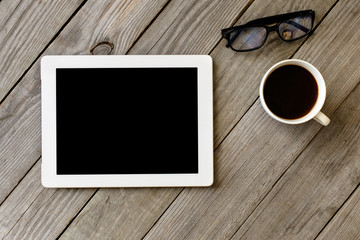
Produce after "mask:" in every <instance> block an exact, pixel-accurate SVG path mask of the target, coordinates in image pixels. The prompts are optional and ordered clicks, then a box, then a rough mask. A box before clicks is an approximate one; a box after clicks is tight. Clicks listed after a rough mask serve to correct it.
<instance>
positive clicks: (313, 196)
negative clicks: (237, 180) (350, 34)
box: [234, 6, 360, 239]
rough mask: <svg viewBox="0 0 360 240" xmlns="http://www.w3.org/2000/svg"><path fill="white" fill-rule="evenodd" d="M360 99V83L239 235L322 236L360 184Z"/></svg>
mask: <svg viewBox="0 0 360 240" xmlns="http://www.w3.org/2000/svg"><path fill="white" fill-rule="evenodd" d="M339 7H340V6H339ZM342 7H345V8H346V6H342ZM347 7H349V6H347ZM350 19H353V18H349V20H350ZM345 23H346V22H345ZM357 24H358V23H357ZM347 26H348V24H347ZM358 74H360V71H358ZM358 76H359V75H358ZM359 98H360V85H358V86H357V88H356V90H355V91H354V92H352V94H351V95H350V96H349V97H348V98H347V99H346V101H344V102H343V103H342V105H341V106H340V108H339V109H338V110H337V111H336V112H335V114H334V115H333V118H332V120H331V125H330V126H329V127H327V128H324V129H322V130H321V131H320V133H319V134H318V135H317V136H316V137H315V138H314V139H313V140H312V142H311V143H310V144H309V146H308V147H307V148H306V149H305V150H304V151H303V152H302V153H301V155H300V156H299V157H298V158H297V160H296V162H295V163H294V164H293V165H292V166H291V167H290V168H289V170H288V171H287V172H286V173H285V174H284V176H283V177H282V178H281V179H280V180H279V181H278V182H277V183H276V185H274V187H273V189H272V190H271V192H270V193H269V194H268V195H267V196H266V198H265V199H264V200H263V201H262V202H261V204H260V205H259V207H257V208H256V210H255V211H254V212H253V213H252V215H251V216H250V218H249V219H248V220H247V221H246V222H245V223H244V225H242V226H241V228H240V229H239V231H238V232H237V234H236V235H235V236H234V239H248V238H252V239H314V238H315V237H316V236H317V234H318V233H319V232H320V231H321V229H322V228H323V227H324V225H325V224H326V223H327V222H328V221H329V219H330V218H331V217H332V216H333V215H334V214H335V213H336V211H337V209H339V207H340V206H341V205H342V204H343V202H344V201H345V200H346V199H347V197H348V196H349V195H350V194H351V192H352V191H353V190H354V189H355V188H356V187H357V186H358V184H359V183H360V161H359V159H360V148H359V146H360V105H359ZM359 223H360V222H358V226H359ZM354 226H355V225H354ZM354 226H353V227H354ZM330 229H331V228H330ZM357 230H358V229H357ZM325 239H327V238H325ZM342 239H350V238H346V237H344V236H343V237H342Z"/></svg>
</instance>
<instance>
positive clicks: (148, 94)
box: [41, 55, 213, 188]
mask: <svg viewBox="0 0 360 240" xmlns="http://www.w3.org/2000/svg"><path fill="white" fill-rule="evenodd" d="M41 94H42V100H41V103H42V105H41V106H42V184H43V185H44V186H45V187H76V188H78V187H79V188H80V187H165V186H209V185H211V184H212V183H213V113H212V110H213V101H212V59H211V57H210V56H202V55H196V56H189V55H188V56H186V55H183V56H45V57H43V58H42V59H41Z"/></svg>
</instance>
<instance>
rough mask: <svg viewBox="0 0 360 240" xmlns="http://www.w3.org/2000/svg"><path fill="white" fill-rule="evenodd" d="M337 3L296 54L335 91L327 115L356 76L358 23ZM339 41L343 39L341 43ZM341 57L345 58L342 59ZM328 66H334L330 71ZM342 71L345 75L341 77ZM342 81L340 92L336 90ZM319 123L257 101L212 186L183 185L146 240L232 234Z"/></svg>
mask: <svg viewBox="0 0 360 240" xmlns="http://www.w3.org/2000/svg"><path fill="white" fill-rule="evenodd" d="M341 6H342V7H343V8H341V7H338V8H336V10H337V11H336V12H334V13H333V14H331V13H332V12H330V14H329V15H328V16H327V17H326V18H325V20H324V22H323V23H322V24H325V23H326V25H325V26H324V27H323V28H320V29H318V30H317V31H316V34H315V35H313V37H312V38H310V39H309V40H310V41H309V42H308V41H307V42H305V44H304V46H303V47H301V48H300V50H299V51H298V53H297V54H296V55H295V57H298V56H301V58H302V59H304V60H308V61H311V62H312V63H313V64H314V65H315V66H317V67H318V68H319V69H320V71H322V72H323V73H324V74H323V75H324V77H325V79H326V83H327V85H328V89H329V93H333V94H330V96H329V99H328V100H329V101H327V102H326V111H327V113H330V114H329V115H331V113H332V112H334V110H335V109H336V108H337V107H338V106H339V104H340V103H341V102H342V101H343V99H344V98H345V97H346V96H347V95H348V94H349V92H350V91H351V90H352V89H353V88H354V86H356V84H358V82H359V76H360V72H359V68H358V64H357V61H356V59H357V55H358V54H359V53H358V51H359V48H358V47H357V45H356V44H355V43H356V39H357V38H358V37H359V36H358V33H357V34H355V35H354V32H356V30H355V29H356V25H357V24H358V22H357V18H356V17H355V16H356V12H357V10H356V7H355V10H354V5H351V4H348V5H346V4H345V5H341ZM315 11H316V9H315ZM333 11H334V10H333ZM328 18H329V19H328ZM350 19H352V21H355V22H352V23H351V24H350V23H349V25H348V28H346V29H344V28H343V29H341V28H330V27H329V26H332V25H334V24H335V23H337V22H339V21H341V22H344V21H345V22H349V21H350ZM355 19H356V20H355ZM320 26H321V25H320ZM350 35H351V36H350ZM345 37H347V41H345V42H346V43H345V42H344V41H334V42H331V43H329V42H328V40H329V39H334V38H345ZM338 40H339V39H338ZM325 44H328V45H329V47H330V48H331V49H332V48H334V49H337V54H338V57H336V58H333V52H332V51H329V50H328V49H327V48H325V49H324V48H322V46H324V45H325ZM338 44H342V45H341V47H339V46H338ZM314 46H315V47H317V49H316V50H315V49H314ZM313 51H316V53H317V58H313ZM307 56H309V57H310V59H307ZM344 59H349V61H346V62H344ZM328 66H336V67H334V68H333V70H332V71H329V68H328ZM323 69H328V70H327V71H323ZM341 74H346V76H347V77H349V78H346V81H343V82H339V81H338V77H339V76H340V75H341ZM340 86H341V91H338V90H337V89H340ZM336 90H337V91H336ZM320 127H321V126H320V125H317V124H316V123H313V122H310V123H307V124H304V125H299V126H287V125H284V124H280V123H277V122H275V121H274V120H272V119H271V118H270V117H268V116H267V115H266V114H265V112H264V111H263V109H262V107H261V105H260V103H259V101H256V103H255V104H254V105H253V107H252V108H251V109H250V110H248V112H247V113H246V115H245V116H244V117H243V118H242V119H241V120H240V122H239V123H238V124H237V125H236V127H235V128H234V129H233V130H232V132H231V133H230V134H229V136H228V137H227V138H226V139H225V140H224V142H223V143H222V144H221V145H220V146H219V148H218V149H217V151H216V153H215V159H216V172H215V174H216V175H215V179H216V183H215V185H214V186H213V188H210V189H185V190H184V191H183V193H182V194H181V195H179V197H178V198H177V199H176V200H175V201H174V203H173V204H172V205H171V206H170V207H169V209H168V210H167V211H166V212H165V213H164V215H163V216H162V218H161V219H160V220H159V221H158V222H157V224H156V225H155V226H154V228H153V229H152V230H151V231H150V232H149V234H148V235H147V236H146V238H145V239H147V238H149V239H158V238H160V239H161V238H162V239H166V238H186V239H198V238H204V239H206V238H225V239H226V238H230V237H231V236H232V235H233V234H234V233H235V232H236V230H237V228H238V227H239V226H241V225H242V224H243V222H244V221H245V220H246V219H247V217H248V216H249V215H250V214H251V213H252V212H253V210H254V209H255V208H256V207H257V206H258V204H259V203H260V202H261V201H262V199H263V198H264V197H265V196H266V195H267V194H268V192H269V191H270V190H271V189H272V187H273V184H275V183H276V181H277V179H278V178H279V177H280V176H281V175H282V174H283V173H284V172H285V171H286V169H287V168H288V167H289V166H290V165H291V164H292V162H293V161H294V160H295V159H296V157H297V156H298V155H299V154H300V153H301V152H302V151H303V150H304V148H305V147H306V146H307V144H308V143H309V142H310V141H311V139H312V138H313V137H314V136H315V135H316V133H317V131H318V130H319V129H320ZM179 209H181V211H179ZM325 222H326V221H325ZM315 235H316V233H315Z"/></svg>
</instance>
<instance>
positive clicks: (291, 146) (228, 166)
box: [0, 0, 359, 239]
mask: <svg viewBox="0 0 360 240" xmlns="http://www.w3.org/2000/svg"><path fill="white" fill-rule="evenodd" d="M333 2H334V1H326V2H325V1H321V2H320V1H302V2H299V1H296V2H293V1H288V2H287V3H286V4H283V1H263V0H256V1H255V2H254V6H256V7H253V6H252V7H251V8H250V9H249V11H246V12H245V14H248V15H244V16H245V17H246V16H247V18H245V19H243V18H242V19H241V20H242V21H243V20H244V21H245V20H246V19H250V18H256V17H260V16H265V15H271V14H277V13H279V12H282V11H284V12H285V11H288V10H299V9H304V8H310V7H311V8H313V9H314V10H316V11H317V15H318V16H323V15H324V14H325V12H326V11H327V10H328V9H329V7H330V6H331V5H332V3H333ZM243 3H244V2H243ZM142 4H143V2H142V1H132V2H130V1H125V2H116V3H110V2H106V3H104V2H102V1H97V2H88V3H87V4H85V6H84V7H83V8H82V10H81V11H80V12H79V13H78V14H77V15H76V16H75V18H74V19H73V20H72V21H71V22H70V23H69V25H68V26H67V27H66V28H65V29H64V31H63V32H62V33H61V34H60V35H59V37H58V38H57V39H56V40H55V41H54V43H53V44H52V45H51V46H50V47H49V49H48V50H47V51H46V52H45V54H89V50H90V49H91V48H92V47H94V46H96V45H97V44H98V43H99V42H102V41H108V42H111V43H113V44H114V50H113V52H112V53H114V54H123V53H125V52H127V51H128V50H129V49H130V48H131V46H132V44H133V43H134V41H135V40H136V39H137V38H138V37H139V36H140V35H141V34H142V32H143V31H144V30H145V28H146V27H147V26H148V25H149V24H150V22H151V20H152V17H154V16H156V14H157V13H158V11H159V10H160V9H161V8H162V7H163V6H164V5H165V4H166V3H165V2H163V1H161V2H160V1H156V2H155V1H154V2H151V3H147V4H145V5H142ZM187 4H188V3H186V2H185V1H172V2H170V3H169V4H168V6H167V7H166V8H165V10H164V14H165V13H166V14H165V15H166V17H164V18H165V19H166V18H170V17H169V16H171V14H175V20H174V24H175V25H173V27H172V25H171V24H170V26H169V27H163V26H162V25H161V24H165V23H164V22H166V21H164V20H161V18H162V17H163V16H165V15H163V14H160V16H158V19H160V20H161V21H160V20H159V22H157V20H155V21H154V22H153V24H152V25H151V26H150V28H149V29H148V31H146V32H145V33H144V35H143V36H142V37H141V38H140V40H139V41H137V43H136V44H135V46H134V47H133V48H132V50H131V51H130V53H141V52H144V53H145V52H146V53H147V52H151V51H153V52H154V53H155V52H157V51H159V53H161V52H162V51H163V52H164V53H165V52H166V53H169V54H170V53H171V52H174V53H178V52H181V51H184V52H183V53H192V51H193V52H194V53H202V52H201V45H202V44H203V41H204V39H200V40H195V39H193V40H191V39H192V38H189V39H187V38H186V37H185V36H182V34H181V31H185V32H186V31H187V30H186V29H187V28H186V27H190V29H192V31H195V29H196V28H195V27H194V26H198V25H199V26H204V23H202V22H201V21H198V19H197V18H196V17H195V16H196V13H195V12H191V13H190V14H189V15H190V16H191V17H190V18H189V19H187V14H185V12H186V11H191V9H193V10H194V9H197V10H196V12H197V11H200V9H202V8H201V7H200V8H199V5H196V4H198V3H194V4H195V5H196V8H192V7H191V6H190V5H187ZM202 4H204V5H203V6H204V12H205V13H207V14H210V15H212V14H215V13H214V12H213V11H212V10H211V9H212V8H216V9H219V8H217V7H216V6H215V5H214V4H213V3H210V2H209V3H206V2H202ZM237 4H242V3H237ZM256 4H258V5H256ZM180 6H181V9H177V7H180ZM207 6H212V7H207ZM239 6H240V5H239ZM167 9H170V10H168V11H169V12H167ZM183 9H186V10H183ZM224 9H229V8H228V7H226V6H225V7H224ZM238 10H239V9H238ZM182 11H184V12H182ZM229 11H231V13H235V10H233V9H230V10H229ZM268 11H269V12H268ZM338 11H339V10H338ZM344 11H346V10H344ZM240 12H241V10H240ZM176 13H179V15H180V17H179V19H177V17H176ZM222 14H225V13H224V12H222ZM336 14H339V17H338V18H336V20H338V21H340V20H344V13H343V12H341V11H339V12H337V13H336ZM216 16H221V14H219V15H216ZM331 16H332V20H331V21H330V23H331V24H334V23H335V24H336V23H337V22H336V21H335V20H334V16H333V15H331ZM202 17H203V16H202ZM202 17H199V19H201V18H202ZM352 17H354V16H352ZM355 18H356V17H355ZM222 19H225V21H224V23H225V22H227V21H234V20H235V19H231V17H229V18H228V16H225V17H224V18H222ZM207 20H208V21H213V20H215V22H216V19H212V18H211V17H210V18H207ZM317 20H319V18H318V19H317ZM193 22H194V26H192V25H191V24H192V23H193ZM185 23H187V24H188V25H190V26H187V25H186V24H185ZM224 25H225V24H224ZM229 25H231V24H229ZM350 25H351V24H350ZM227 26H228V25H227ZM227 26H224V27H227ZM320 26H321V25H320ZM353 27H354V26H353V25H351V28H350V29H345V28H339V27H338V28H330V29H332V30H329V31H327V29H326V28H323V29H322V31H321V34H320V35H318V32H319V31H316V33H315V35H313V36H312V37H311V38H310V39H309V40H310V41H312V42H311V44H308V45H307V44H306V43H305V45H304V46H303V47H302V48H301V49H300V51H299V52H298V53H297V55H296V56H297V57H301V58H303V59H305V60H308V61H311V62H312V63H313V64H315V65H316V66H317V67H319V68H321V71H324V72H328V73H329V74H330V73H331V74H332V75H326V76H325V77H326V82H327V83H328V81H329V83H330V85H329V86H330V87H329V93H330V95H329V98H328V101H327V102H326V107H325V112H326V113H330V115H331V113H332V112H334V111H335V109H336V108H337V107H338V106H339V105H340V103H341V102H342V101H343V100H344V99H345V98H346V96H347V94H348V93H349V92H350V91H351V90H352V89H353V87H354V86H355V85H356V83H357V82H358V81H359V73H358V70H357V65H356V64H355V63H356V59H357V58H356V56H357V55H358V52H357V46H356V45H355V43H354V42H355V41H354V40H353V39H354V37H358V34H357V33H356V34H354V32H356V31H354V30H352V29H353ZM164 28H165V29H168V28H170V30H164ZM221 28H222V27H221ZM217 30H219V29H217ZM340 30H342V31H340ZM162 31H163V32H162ZM210 31H214V32H215V30H210ZM200 32H201V31H200ZM212 33H213V32H212ZM205 34H206V33H205ZM162 35H164V38H165V39H168V40H169V41H170V42H169V44H168V45H167V46H166V49H161V47H162V46H161V44H159V45H156V43H157V42H159V41H162V40H161V39H162ZM172 35H176V37H172ZM187 35H188V37H190V33H189V32H187ZM334 35H335V36H334ZM344 36H346V37H347V39H346V41H345V43H346V44H344V42H341V40H343V37H344ZM153 37H154V39H153ZM195 37H196V36H195ZM207 37H210V38H211V41H213V42H214V44H216V42H217V41H218V40H219V37H214V38H213V34H210V35H207ZM143 38H144V40H142V39H143ZM348 38H350V39H351V41H348ZM325 39H331V41H330V43H331V44H329V42H327V40H326V41H325ZM147 42H149V45H147V44H146V43H147ZM195 42H196V44H194V43H195ZM193 44H194V45H193ZM279 44H280V45H279ZM296 44H297V45H296V47H294V49H292V50H291V51H290V50H289V51H288V48H289V47H290V46H289V45H284V44H281V42H280V41H278V40H275V38H274V39H269V42H268V43H267V45H266V46H264V49H265V47H268V48H270V49H267V50H266V51H265V50H263V49H262V50H260V52H254V53H251V54H249V55H247V57H246V58H245V57H244V58H238V56H240V54H235V53H233V52H231V51H228V50H229V49H226V48H225V47H224V41H222V42H221V43H220V45H219V46H218V47H217V48H216V49H215V50H214V51H213V53H212V56H213V57H214V59H215V66H214V67H215V75H216V76H215V81H216V82H215V87H216V88H217V89H219V90H217V91H218V93H217V94H218V95H217V98H216V99H218V100H219V101H222V102H223V103H222V104H220V105H218V106H217V107H216V109H217V110H216V111H218V112H221V111H225V112H224V113H223V116H224V119H222V118H219V119H221V120H220V121H219V122H218V124H217V125H216V131H218V132H219V133H220V134H223V136H222V137H221V136H220V135H219V137H218V138H217V139H218V140H217V141H218V145H219V144H220V143H221V142H222V139H223V138H224V137H225V136H227V134H228V133H229V131H230V130H231V129H233V127H234V126H235V125H236V123H237V122H238V121H239V119H241V120H240V122H239V123H238V124H237V125H236V127H235V128H234V129H233V131H232V132H231V133H230V134H229V136H228V137H227V138H226V139H225V141H224V142H222V144H221V145H220V146H219V148H218V150H217V152H216V163H215V164H216V183H215V185H214V186H213V187H212V188H207V189H199V188H192V189H185V190H184V191H183V192H181V194H180V195H179V197H178V198H176V196H177V193H179V192H180V191H181V189H126V190H123V189H111V190H109V189H101V190H99V191H98V193H97V194H96V195H95V196H94V197H93V198H92V199H91V201H90V202H89V204H88V205H87V206H86V207H85V208H84V209H83V211H82V212H81V213H80V215H79V216H78V217H77V218H76V219H75V220H74V222H73V224H71V225H70V227H69V228H68V229H67V230H66V231H65V233H64V234H63V235H62V237H63V238H65V239H67V238H76V236H79V238H81V237H82V238H99V237H102V236H103V237H104V238H105V237H106V238H110V239H111V238H116V237H117V236H121V237H124V238H126V239H127V238H131V237H132V238H139V237H141V236H143V234H145V233H146V231H147V230H149V227H151V225H152V224H153V223H155V221H156V220H157V219H158V217H159V216H161V214H162V213H163V212H164V211H165V210H166V209H167V207H168V206H169V205H170V204H171V202H172V201H173V200H174V199H175V198H176V200H175V202H174V203H173V204H171V205H170V208H169V209H168V210H167V211H165V213H164V215H163V216H162V218H161V219H160V220H159V222H157V223H156V224H155V226H154V228H153V229H152V230H151V231H150V233H149V234H148V235H147V238H164V239H165V238H166V239H169V238H172V237H173V238H188V239H198V238H201V237H203V238H229V237H231V236H232V235H233V234H234V233H235V231H236V229H237V228H238V227H239V226H240V225H241V224H242V223H243V222H244V221H245V220H246V218H247V216H249V215H250V214H251V213H252V211H254V209H256V207H257V206H258V204H259V203H260V202H261V200H262V199H264V197H266V195H267V194H269V191H270V190H271V187H272V185H273V184H275V182H276V180H277V179H278V178H279V177H280V176H281V175H282V174H283V173H284V171H286V169H287V168H288V167H289V166H291V164H292V162H293V161H294V160H295V159H296V157H297V155H298V154H300V153H301V152H302V151H303V150H304V148H305V147H306V145H307V144H308V143H309V142H310V141H311V139H312V138H313V136H314V135H315V134H316V133H317V131H318V130H319V129H320V126H319V125H316V124H315V123H308V124H305V125H302V126H296V127H295V126H287V125H283V124H279V123H277V122H275V121H272V120H271V119H270V118H269V117H267V116H266V114H265V113H264V111H263V110H262V109H261V106H260V104H259V102H258V101H257V102H255V104H254V105H253V107H252V108H251V109H249V111H248V112H246V111H247V109H248V108H249V106H251V104H252V103H253V101H254V100H255V99H256V96H257V87H258V83H256V80H254V83H252V82H251V80H252V79H257V78H258V79H259V78H260V76H261V73H260V72H256V71H254V70H255V69H257V68H259V69H263V70H265V69H266V65H269V66H270V65H271V64H272V61H273V62H276V61H278V60H281V58H288V57H290V56H291V55H292V54H293V53H294V51H295V50H296V48H297V47H298V46H299V45H300V43H296ZM327 44H328V45H329V47H330V48H331V49H330V50H331V51H329V49H327V48H324V45H327ZM204 45H205V47H204V49H205V48H209V50H210V51H211V49H212V47H211V44H209V45H208V44H205V43H204ZM179 46H181V47H182V48H181V49H184V50H181V49H180V48H179ZM213 46H215V45H213ZM291 46H292V45H291ZM294 46H295V45H294ZM314 46H319V47H318V48H316V47H315V48H313V47H314ZM335 48H337V49H336V51H337V52H336V51H335V50H334V49H335ZM152 49H153V50H152ZM303 49H304V50H303ZM353 49H355V53H354V52H352V50H353ZM339 52H340V54H339ZM272 53H274V54H275V53H276V54H275V55H276V56H275V57H270V58H268V55H271V54H272ZM337 56H338V57H337ZM348 57H349V58H350V60H349V61H346V66H345V67H344V69H342V70H341V71H331V72H329V70H328V69H329V66H332V67H334V66H336V68H335V69H337V68H338V67H339V66H342V67H343V65H341V64H340V63H341V61H343V60H344V59H347V58H348ZM262 58H265V60H262ZM258 59H259V60H258ZM240 60H243V61H244V62H246V64H245V65H244V66H246V67H244V68H241V67H239V65H241V64H239V63H237V64H235V65H233V63H234V62H237V61H240ZM221 61H224V64H223V63H222V62H221ZM225 63H231V64H225ZM38 70H39V64H38V62H36V63H35V65H34V67H33V68H32V69H31V70H30V71H29V72H28V73H27V74H26V75H25V77H24V79H23V80H22V81H21V82H20V84H19V85H18V86H17V87H16V88H15V89H14V92H12V93H11V94H10V95H9V97H8V98H7V99H6V100H5V101H4V103H3V104H2V105H1V106H0V113H1V114H4V115H2V116H5V117H4V118H3V120H2V121H1V123H0V124H3V125H2V126H3V128H2V129H1V131H0V134H4V136H5V135H6V137H4V138H2V137H1V138H0V139H4V140H5V141H0V144H1V143H2V142H6V143H4V144H3V147H4V149H5V147H6V149H8V150H9V151H5V152H6V154H4V155H3V156H11V157H12V158H11V159H9V160H8V161H7V162H6V164H4V166H7V167H8V171H4V170H3V171H2V172H0V173H1V174H0V177H3V179H1V181H0V182H2V183H3V182H8V181H10V185H11V184H13V185H12V186H15V185H16V183H17V181H19V180H20V179H21V177H22V176H23V175H24V174H25V173H26V171H27V170H28V169H29V168H30V167H31V166H32V164H33V163H34V162H35V161H36V159H37V157H38V156H40V149H39V141H40V140H39V136H40V134H39V129H40V122H39V101H40V98H39V93H38V91H39V71H38ZM228 71H230V72H231V74H230V75H227V76H226V77H224V75H226V74H227V72H228ZM242 71H245V72H246V74H244V75H242V77H241V78H238V77H236V76H237V73H238V74H239V72H242ZM341 76H345V77H347V78H346V79H347V81H337V80H338V78H340V77H341ZM220 79H221V81H225V80H226V79H227V81H228V83H227V84H226V81H225V82H224V83H222V84H221V83H220V82H221V81H219V80H220ZM224 79H225V80H224ZM245 80H246V81H245ZM235 81H237V82H239V83H236V84H234V83H233V82H235ZM249 81H250V82H251V83H250V84H249ZM248 86H250V88H249V89H247V87H248ZM236 87H237V88H238V89H243V91H244V92H247V91H249V95H250V96H252V97H254V96H253V94H255V97H254V99H253V101H248V102H246V97H244V98H239V101H235V100H234V99H236V96H238V95H240V94H239V93H238V92H237V91H236V90H237V88H236ZM246 89H247V91H246ZM337 89H341V91H338V90H337ZM221 98H228V99H229V100H221ZM232 104H233V105H232ZM229 108H231V111H233V112H236V111H238V109H242V110H241V111H242V113H240V114H239V115H233V112H231V111H230V113H229V111H228V110H227V109H229ZM241 111H240V112H241ZM245 112H246V115H245V116H244V117H242V116H243V114H244V113H245ZM228 113H229V121H227V120H226V116H227V114H228ZM216 114H218V113H216ZM224 126H225V127H224ZM259 126H260V127H259ZM0 127H1V126H0ZM219 128H223V129H227V130H226V131H225V130H219ZM10 131H11V132H10ZM16 132H18V135H16V134H14V135H12V134H11V133H16ZM21 132H22V134H20V133H21ZM274 140H275V141H274ZM273 141H274V142H273ZM17 144H18V145H17ZM254 146H256V147H254ZM0 149H2V148H0ZM11 149H17V151H15V152H16V154H14V155H11V154H12V151H11ZM29 152H30V153H31V152H33V154H30V155H32V156H33V157H31V158H28V153H29ZM0 154H2V151H1V152H0ZM16 168H19V169H18V170H16V171H13V169H16ZM36 168H39V166H38V165H35V166H34V168H33V169H36ZM0 169H1V168H0ZM33 169H32V170H31V171H30V173H29V177H26V178H24V179H23V181H21V183H20V184H19V185H18V187H17V188H16V189H15V190H14V191H13V192H12V193H11V195H10V196H9V197H8V198H7V199H6V200H5V202H4V203H3V206H5V207H2V206H1V207H0V210H1V213H2V212H6V213H7V215H6V217H7V218H11V217H10V216H8V214H11V213H12V212H13V213H14V216H15V218H14V219H13V220H10V221H9V220H7V222H5V224H4V225H5V226H8V225H9V226H10V228H13V229H14V230H10V233H9V234H8V236H11V237H13V236H16V237H19V238H20V237H21V236H26V238H32V237H33V238H37V239H38V238H42V236H56V234H57V233H59V232H61V231H62V230H63V229H64V226H65V225H66V224H67V223H69V221H70V220H71V218H72V217H74V216H75V214H76V212H78V211H79V210H80V209H81V207H80V206H82V205H83V204H85V203H86V201H87V200H88V199H89V196H91V194H92V193H93V192H94V190H91V189H88V190H76V191H78V192H76V193H74V192H70V193H68V192H66V191H57V192H56V193H54V192H52V191H51V190H49V191H48V189H43V191H42V192H41V193H40V189H41V187H39V188H37V187H36V186H35V185H34V187H31V186H32V182H37V183H39V182H38V180H36V179H34V177H35V178H36V176H39V173H36V172H33V171H35V170H33ZM0 171H1V170H0ZM9 171H10V172H9ZM9 175H13V176H14V177H9ZM38 186H39V185H38ZM8 189H11V188H8ZM18 189H19V190H18ZM29 192H34V196H28V194H29ZM8 193H9V192H5V193H3V196H5V197H6V195H7V194H8ZM78 193H79V195H78ZM56 194H58V195H56ZM22 198H25V199H29V201H33V202H32V203H31V204H29V202H27V201H19V206H20V207H19V208H18V209H16V210H15V209H14V204H17V202H18V201H16V200H15V199H22ZM73 201H75V203H76V204H68V203H69V202H70V203H74V202H73ZM37 211H39V212H40V213H39V214H37V213H36V212H37ZM52 211H53V212H52ZM67 212H68V213H69V214H66V213H67ZM43 216H48V217H47V218H44V217H43ZM94 217H95V218H98V219H95V218H94ZM0 224H1V223H0ZM6 229H9V228H8V227H7V228H6ZM50 232H54V234H53V235H52V234H51V233H50ZM68 232H69V233H70V232H71V233H73V235H70V234H69V233H68ZM101 234H103V235H101Z"/></svg>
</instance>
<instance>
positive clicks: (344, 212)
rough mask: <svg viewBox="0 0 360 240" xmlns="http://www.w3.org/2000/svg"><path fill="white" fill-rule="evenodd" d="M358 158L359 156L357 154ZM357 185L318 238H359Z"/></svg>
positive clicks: (322, 239) (359, 191)
mask: <svg viewBox="0 0 360 240" xmlns="http://www.w3.org/2000/svg"><path fill="white" fill-rule="evenodd" d="M358 158H359V156H358ZM359 229H360V189H359V187H358V188H357V190H356V191H355V192H354V194H353V195H352V196H351V198H350V199H349V200H348V201H347V202H346V203H345V205H344V206H343V207H342V208H341V210H340V211H339V212H338V213H337V214H336V215H335V217H334V218H333V219H332V220H331V222H330V223H329V224H328V225H327V226H326V227H325V229H324V230H323V232H321V234H320V235H319V237H318V238H316V239H318V240H331V239H347V240H350V239H360V231H359Z"/></svg>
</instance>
